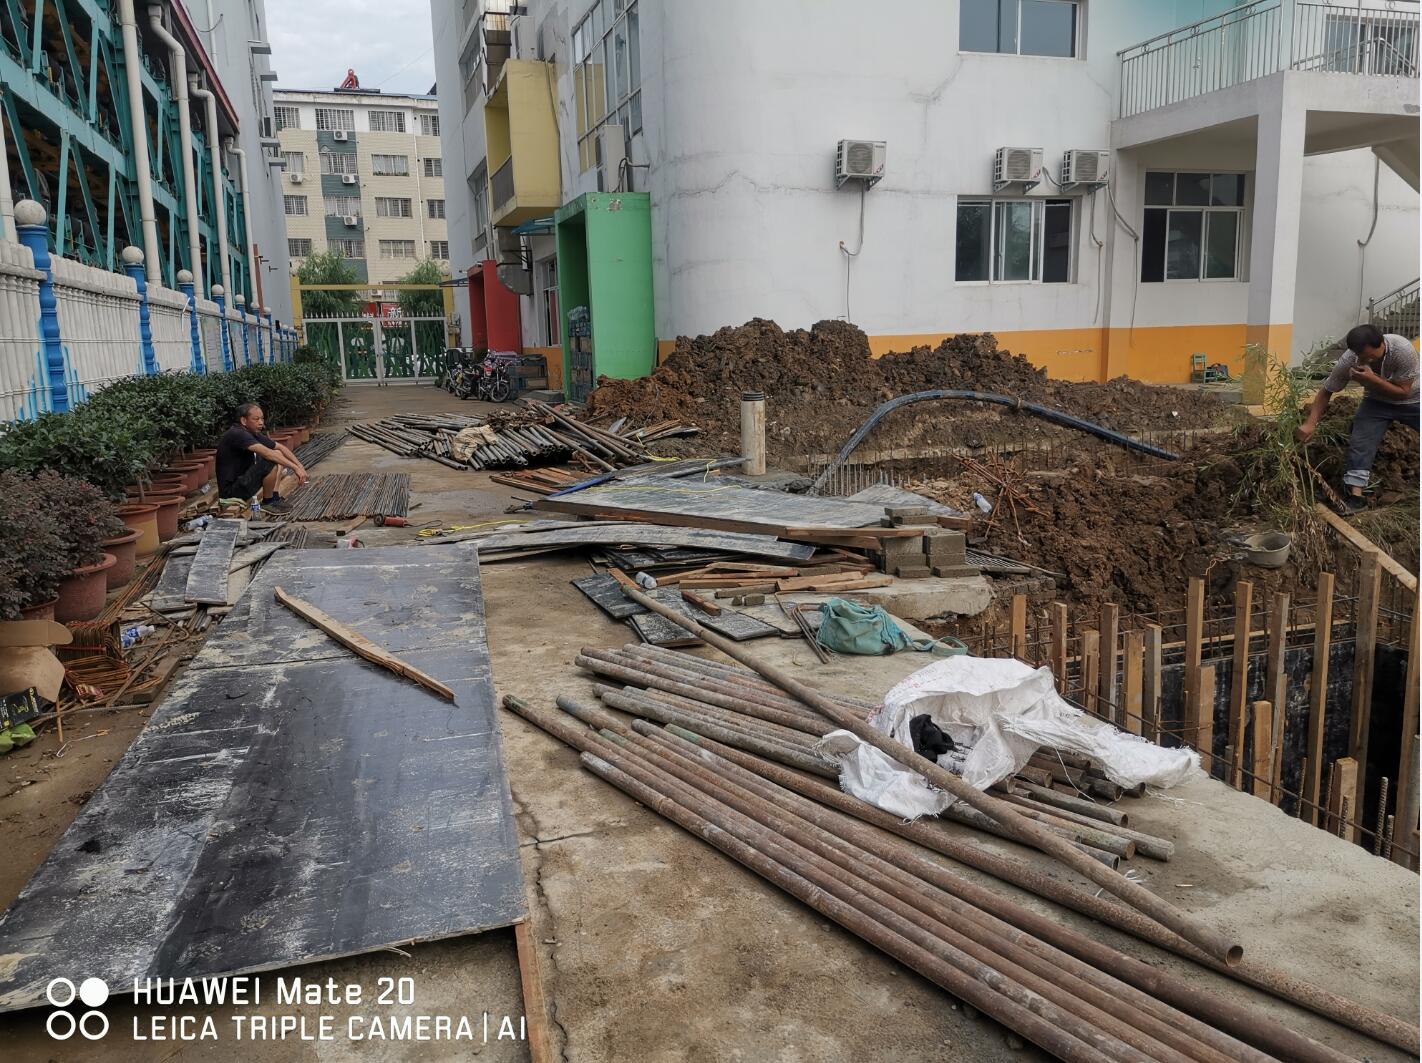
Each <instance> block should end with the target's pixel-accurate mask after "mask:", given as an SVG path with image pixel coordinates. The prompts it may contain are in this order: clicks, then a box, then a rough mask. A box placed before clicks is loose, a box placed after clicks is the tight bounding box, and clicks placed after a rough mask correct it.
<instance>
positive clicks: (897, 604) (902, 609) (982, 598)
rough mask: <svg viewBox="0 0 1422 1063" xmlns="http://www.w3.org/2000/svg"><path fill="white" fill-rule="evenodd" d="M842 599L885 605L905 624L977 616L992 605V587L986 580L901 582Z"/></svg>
mask: <svg viewBox="0 0 1422 1063" xmlns="http://www.w3.org/2000/svg"><path fill="white" fill-rule="evenodd" d="M840 597H842V598H848V599H850V600H851V601H855V602H862V603H864V604H865V605H882V606H883V607H884V609H885V611H886V612H888V613H891V614H892V615H894V616H897V617H902V618H903V619H905V620H928V619H930V618H932V617H938V616H947V615H949V614H952V615H954V616H977V615H978V614H979V613H981V612H982V611H983V610H984V609H986V608H987V607H988V606H989V605H991V604H992V584H991V582H989V581H988V580H987V579H986V578H985V577H983V576H969V577H966V578H961V579H933V578H930V579H914V580H900V581H896V582H895V583H894V584H893V585H892V586H889V587H873V588H869V589H866V590H862V591H845V592H844V593H843V594H841V595H840Z"/></svg>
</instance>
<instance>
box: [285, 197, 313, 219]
mask: <svg viewBox="0 0 1422 1063" xmlns="http://www.w3.org/2000/svg"><path fill="white" fill-rule="evenodd" d="M294 206H299V207H300V208H301V209H300V210H292V209H291V208H292V207H294ZM281 211H282V214H284V215H285V216H286V217H288V218H304V217H307V216H308V215H309V214H310V211H309V210H308V209H307V203H306V197H305V196H294V195H292V194H291V193H289V192H288V193H287V194H286V195H284V196H282V197H281Z"/></svg>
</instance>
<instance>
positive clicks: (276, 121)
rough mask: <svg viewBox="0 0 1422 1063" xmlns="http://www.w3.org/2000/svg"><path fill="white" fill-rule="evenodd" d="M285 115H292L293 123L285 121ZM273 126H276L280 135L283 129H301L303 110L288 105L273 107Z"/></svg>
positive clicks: (280, 104) (274, 105)
mask: <svg viewBox="0 0 1422 1063" xmlns="http://www.w3.org/2000/svg"><path fill="white" fill-rule="evenodd" d="M283 115H290V116H291V121H289V122H288V121H285V120H284V118H283ZM272 124H273V125H275V126H276V131H277V132H278V133H280V132H281V131H282V130H283V129H300V128H301V108H300V107H296V106H293V105H291V104H287V103H278V104H273V105H272Z"/></svg>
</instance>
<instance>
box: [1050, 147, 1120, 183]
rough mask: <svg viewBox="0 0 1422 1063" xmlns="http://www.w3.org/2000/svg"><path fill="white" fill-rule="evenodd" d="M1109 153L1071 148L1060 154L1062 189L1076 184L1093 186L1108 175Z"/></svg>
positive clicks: (1103, 181)
mask: <svg viewBox="0 0 1422 1063" xmlns="http://www.w3.org/2000/svg"><path fill="white" fill-rule="evenodd" d="M1110 170H1111V153H1110V152H1109V151H1097V150H1095V149H1093V148H1071V149H1069V150H1067V151H1066V152H1064V153H1063V154H1062V179H1061V186H1062V189H1063V191H1065V190H1066V189H1069V188H1073V187H1075V186H1077V185H1088V186H1090V187H1092V188H1095V187H1096V186H1098V185H1104V184H1105V183H1106V178H1107V177H1109V176H1110Z"/></svg>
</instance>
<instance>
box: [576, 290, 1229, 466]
mask: <svg viewBox="0 0 1422 1063" xmlns="http://www.w3.org/2000/svg"><path fill="white" fill-rule="evenodd" d="M932 389H962V390H972V391H983V392H993V393H997V394H1004V395H1010V396H1013V397H1015V398H1021V399H1024V400H1026V401H1028V402H1036V403H1040V404H1043V405H1048V406H1054V407H1057V408H1060V409H1064V410H1066V411H1067V412H1069V413H1073V414H1076V415H1077V416H1080V417H1084V418H1085V419H1087V420H1090V421H1095V422H1096V423H1098V424H1104V425H1106V426H1108V427H1112V428H1120V429H1133V430H1144V429H1182V428H1199V427H1207V426H1210V425H1213V424H1215V423H1217V422H1218V421H1219V419H1220V417H1221V414H1222V413H1223V411H1224V407H1223V406H1222V404H1221V403H1220V402H1219V401H1218V400H1217V399H1215V398H1214V397H1213V396H1208V395H1204V394H1201V393H1199V392H1195V391H1188V390H1183V389H1177V388H1163V387H1152V386H1150V385H1147V384H1141V383H1139V382H1137V381H1132V380H1127V379H1125V378H1120V379H1117V380H1113V381H1111V382H1109V383H1107V384H1072V383H1068V382H1066V381H1060V380H1051V379H1049V378H1048V377H1047V374H1046V372H1045V371H1044V370H1042V369H1039V368H1037V367H1036V366H1034V365H1032V363H1031V362H1029V361H1028V360H1027V359H1026V358H1024V357H1022V356H1021V355H1015V354H1011V353H1009V352H1007V351H1004V350H1001V349H999V347H998V344H997V340H996V338H995V337H994V336H993V335H992V334H991V333H981V334H973V333H962V334H959V335H957V336H954V337H952V338H951V339H947V340H945V341H943V342H942V343H940V344H938V346H936V347H915V348H913V349H912V350H909V351H906V352H903V353H896V354H888V355H885V356H884V357H883V358H879V359H875V358H873V357H872V356H871V354H870V351H869V342H868V339H867V337H866V336H865V335H864V333H863V332H862V331H861V330H860V329H858V328H857V327H855V326H854V325H850V324H847V323H845V322H842V321H821V322H820V323H819V324H817V325H815V326H814V327H813V328H811V329H808V330H805V329H796V330H794V331H791V332H786V331H785V330H783V329H781V328H780V327H779V326H778V325H776V324H775V322H773V321H766V320H764V319H761V318H757V319H755V320H753V321H749V322H747V323H746V324H744V325H741V326H738V327H734V328H723V329H720V330H719V331H717V332H715V333H713V334H712V335H709V336H697V337H695V338H694V339H692V338H688V337H685V336H683V337H680V338H679V339H678V340H677V344H676V348H675V350H674V351H673V352H672V354H671V355H670V356H669V357H668V358H667V359H666V361H665V362H663V363H662V365H661V366H660V367H658V368H657V370H656V371H655V372H654V373H652V374H651V375H650V376H648V377H643V378H641V379H639V380H609V379H607V378H605V377H604V378H602V379H600V380H599V382H598V387H597V388H596V389H595V390H594V391H593V392H592V394H591V395H590V396H589V399H588V408H589V410H590V412H592V413H593V414H595V415H606V416H609V417H627V418H628V419H629V420H631V421H632V423H634V424H650V423H652V422H655V421H659V420H666V419H672V418H676V419H680V420H686V421H691V422H694V423H696V424H698V425H700V426H701V428H702V429H703V431H704V435H703V436H702V437H701V440H700V442H699V449H700V452H705V451H706V450H707V449H711V448H714V449H720V450H727V451H734V450H736V449H738V447H739V442H738V432H739V428H738V425H739V418H740V413H739V403H740V395H741V392H742V391H744V390H759V391H763V392H765V395H766V400H767V410H766V415H767V446H768V448H769V450H770V457H771V459H772V460H773V461H778V462H779V463H782V464H784V463H793V462H795V461H797V460H800V459H803V457H804V456H805V455H807V454H811V453H816V452H819V453H825V452H833V451H835V450H837V449H838V448H839V446H840V445H841V444H842V443H843V442H844V441H845V440H846V439H847V438H848V436H849V435H850V433H852V432H853V431H854V429H856V428H857V427H859V425H860V424H862V423H863V422H864V420H865V419H867V417H868V416H869V414H870V413H871V412H872V411H873V409H874V407H875V406H877V405H878V404H879V403H881V402H883V401H884V400H885V399H889V398H893V397H894V396H896V395H904V394H908V393H910V392H915V391H928V390H932ZM890 430H891V431H892V433H893V435H894V437H895V445H899V446H904V445H909V444H910V443H918V442H935V443H938V444H950V443H957V442H964V443H968V444H970V445H976V444H977V443H979V442H981V441H983V440H985V439H1010V438H1021V437H1024V436H1030V435H1041V434H1045V433H1046V432H1047V431H1048V430H1047V429H1046V428H1045V427H1044V426H1043V424H1042V422H1038V421H1035V420H1034V419H1032V418H1030V417H1027V416H1025V415H1017V414H1013V413H1011V412H1010V411H1005V410H1002V409H1001V408H997V407H983V406H964V405H962V404H955V405H954V406H953V407H952V408H951V409H950V408H947V407H944V406H924V407H918V408H914V409H911V410H908V411H905V412H904V413H901V414H896V415H894V417H893V418H892V419H890V420H886V421H885V422H884V425H883V426H882V427H881V428H880V429H879V430H877V431H876V433H875V434H876V435H883V434H885V432H886V431H890ZM1052 431H1056V430H1052ZM870 445H873V443H872V441H871V444H870Z"/></svg>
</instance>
